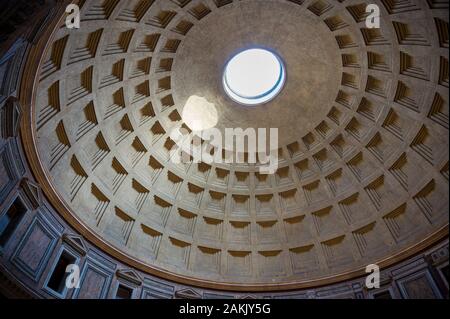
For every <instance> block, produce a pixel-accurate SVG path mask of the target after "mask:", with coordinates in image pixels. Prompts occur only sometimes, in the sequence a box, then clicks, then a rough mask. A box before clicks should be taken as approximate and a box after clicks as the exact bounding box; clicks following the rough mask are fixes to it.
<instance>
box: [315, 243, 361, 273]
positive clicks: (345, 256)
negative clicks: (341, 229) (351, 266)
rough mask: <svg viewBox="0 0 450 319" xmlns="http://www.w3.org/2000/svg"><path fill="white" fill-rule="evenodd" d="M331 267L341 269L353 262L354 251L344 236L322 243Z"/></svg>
mask: <svg viewBox="0 0 450 319" xmlns="http://www.w3.org/2000/svg"><path fill="white" fill-rule="evenodd" d="M320 244H321V246H322V250H323V253H324V255H325V259H326V261H327V264H328V266H329V267H331V268H334V267H340V266H343V265H345V264H347V263H348V262H351V261H352V260H353V255H352V253H351V252H352V249H351V247H350V245H349V243H348V241H347V240H346V236H345V235H342V236H339V237H335V238H332V239H329V240H326V241H323V242H321V243H320Z"/></svg>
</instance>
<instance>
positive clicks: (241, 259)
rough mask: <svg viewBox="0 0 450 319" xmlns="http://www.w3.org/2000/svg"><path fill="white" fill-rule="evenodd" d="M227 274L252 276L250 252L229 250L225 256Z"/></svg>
mask: <svg viewBox="0 0 450 319" xmlns="http://www.w3.org/2000/svg"><path fill="white" fill-rule="evenodd" d="M227 273H228V274H229V275H235V276H249V275H251V274H252V253H251V251H236V250H229V251H228V254H227Z"/></svg>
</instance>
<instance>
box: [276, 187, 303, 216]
mask: <svg viewBox="0 0 450 319" xmlns="http://www.w3.org/2000/svg"><path fill="white" fill-rule="evenodd" d="M279 197H280V203H281V209H282V210H283V212H289V211H294V210H297V209H298V208H299V205H298V194H297V189H295V188H294V189H291V190H288V191H285V192H282V193H279Z"/></svg>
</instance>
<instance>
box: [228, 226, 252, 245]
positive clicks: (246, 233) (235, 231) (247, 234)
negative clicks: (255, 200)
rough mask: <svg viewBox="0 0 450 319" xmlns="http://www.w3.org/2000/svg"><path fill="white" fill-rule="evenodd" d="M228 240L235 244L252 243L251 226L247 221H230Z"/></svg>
mask: <svg viewBox="0 0 450 319" xmlns="http://www.w3.org/2000/svg"><path fill="white" fill-rule="evenodd" d="M228 240H229V241H230V242H234V243H242V244H250V243H251V225H250V222H246V221H230V222H229V224H228Z"/></svg>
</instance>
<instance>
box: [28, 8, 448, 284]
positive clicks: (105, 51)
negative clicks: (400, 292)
mask: <svg viewBox="0 0 450 319" xmlns="http://www.w3.org/2000/svg"><path fill="white" fill-rule="evenodd" d="M369 3H376V4H378V5H379V7H380V10H381V27H380V28H379V29H368V28H366V24H365V18H366V13H365V8H366V6H367V4H369ZM445 5H447V6H448V4H444V6H443V7H444V9H442V1H433V0H429V1H414V0H401V1H397V0H381V1H380V0H371V1H363V0H346V1H331V0H305V1H303V0H297V1H293V0H291V1H287V0H286V1H281V0H273V1H272V0H267V1H256V0H246V1H236V0H235V1H231V0H192V1H191V0H178V1H175V0H173V1H167V0H161V1H159V0H132V1H124V0H103V1H101V0H96V1H94V0H86V1H85V2H84V4H83V6H82V10H81V13H82V16H81V17H82V18H81V28H80V29H77V30H75V29H72V30H69V29H67V28H66V27H64V23H63V22H64V20H63V19H61V24H60V27H59V28H58V29H57V30H55V32H54V33H53V35H52V36H51V38H50V39H49V43H48V48H47V52H46V54H45V55H44V56H42V59H41V66H40V70H39V72H38V74H37V75H36V83H35V93H34V102H33V105H32V112H33V114H32V124H33V131H32V138H33V140H32V143H30V145H28V146H27V148H28V153H31V154H34V155H29V156H36V158H37V159H39V165H35V167H34V169H35V174H36V175H37V178H38V179H39V180H40V183H41V184H42V185H43V188H44V191H45V193H46V195H47V197H48V198H49V199H50V200H51V201H52V203H53V204H54V205H55V207H57V208H58V209H59V211H60V212H61V214H62V215H63V216H64V217H65V218H66V219H67V220H68V221H70V222H71V223H72V224H73V225H74V226H75V227H76V228H77V229H78V230H79V231H80V232H81V233H82V234H84V235H85V236H86V237H87V238H88V239H89V240H91V241H92V242H94V243H95V244H97V245H98V246H99V247H101V248H102V249H104V250H105V251H107V252H109V253H110V254H111V255H114V256H115V257H118V258H121V259H122V260H124V261H125V262H127V263H129V264H131V265H133V266H135V267H138V268H140V269H142V270H145V271H148V272H150V273H154V274H157V275H161V276H164V277H166V278H170V279H173V280H178V281H184V282H191V283H193V284H198V285H205V284H208V283H212V284H215V285H216V286H217V287H222V288H224V289H242V287H244V288H246V289H250V290H251V289H258V287H263V288H264V289H267V290H269V289H278V288H279V287H281V288H283V287H303V286H308V285H310V286H311V285H318V284H322V283H324V282H330V281H334V280H341V279H344V278H349V277H351V276H354V275H357V274H359V275H361V274H363V273H364V268H365V266H366V265H368V264H370V263H379V264H380V265H387V264H389V263H392V262H395V261H398V260H400V259H401V258H402V256H405V255H406V254H408V252H409V251H411V249H412V250H414V249H416V250H417V249H418V247H419V248H420V245H421V243H423V242H424V241H426V240H427V239H429V238H433V236H434V235H435V234H436V233H438V232H439V231H440V230H442V229H443V228H445V227H447V225H448V43H449V42H448V23H447V22H445V21H446V19H447V14H448V9H445ZM252 47H262V48H267V49H270V50H273V51H274V52H276V53H277V54H278V55H279V56H280V57H281V59H282V60H283V63H284V64H285V67H286V73H287V79H286V84H285V87H284V88H283V90H282V91H281V93H280V94H279V95H278V96H277V97H276V98H275V99H273V100H272V101H270V102H268V103H266V104H263V105H260V106H256V107H243V106H242V105H239V104H237V103H235V102H233V101H232V100H231V99H230V98H229V97H228V96H227V95H226V94H225V92H224V89H223V86H222V76H223V70H224V68H225V66H226V63H227V61H228V60H229V59H230V58H231V57H232V56H233V55H234V54H236V53H237V52H239V51H241V50H244V49H247V48H252ZM192 96H197V97H201V98H204V99H205V100H206V101H208V103H210V105H211V107H213V108H215V112H216V113H217V116H218V120H217V124H216V127H217V128H219V129H222V130H223V129H224V128H236V127H241V128H244V129H245V128H252V127H253V128H271V127H272V128H279V147H280V148H279V150H278V153H279V163H278V164H279V168H278V170H277V171H276V172H275V174H272V175H270V174H269V175H263V174H261V173H259V167H258V164H247V163H245V164H225V163H223V164H219V163H218V164H207V163H186V164H175V163H173V162H172V161H170V159H169V150H170V148H171V146H173V145H174V141H172V140H171V139H170V136H171V132H172V131H173V130H174V129H175V128H178V127H181V126H183V125H185V124H184V123H183V118H182V115H183V108H184V106H185V104H186V102H187V101H188V99H189V98H190V97H192ZM200 116H201V114H200ZM414 247H415V248H414ZM277 287H278V288H277Z"/></svg>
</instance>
